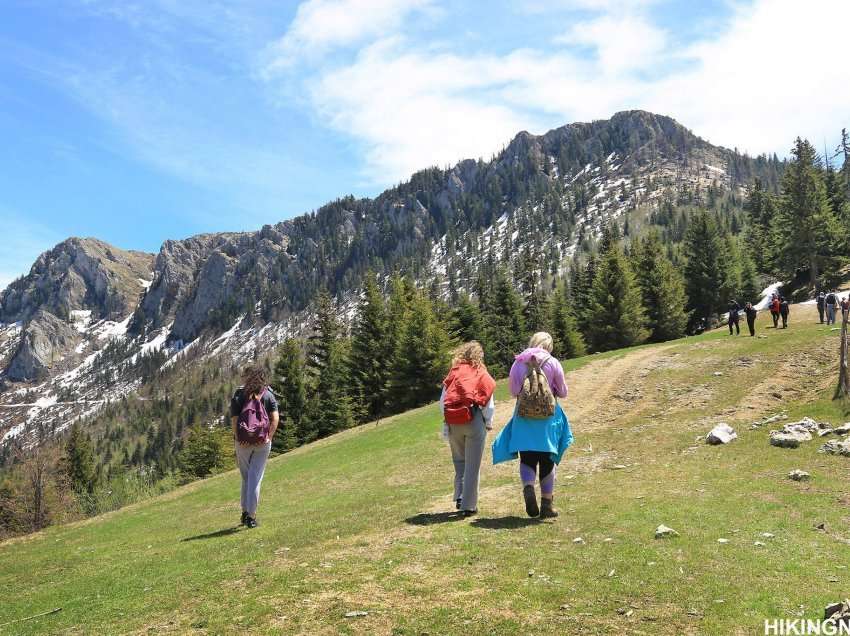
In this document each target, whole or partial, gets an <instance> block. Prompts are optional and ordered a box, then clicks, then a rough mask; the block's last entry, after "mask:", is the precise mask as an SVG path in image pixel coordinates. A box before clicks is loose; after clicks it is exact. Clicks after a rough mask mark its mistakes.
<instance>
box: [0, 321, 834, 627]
mask: <svg viewBox="0 0 850 636" xmlns="http://www.w3.org/2000/svg"><path fill="white" fill-rule="evenodd" d="M792 319H793V321H792V323H791V327H790V328H789V329H788V330H787V331H782V330H778V331H774V330H773V329H765V327H766V324H767V319H766V317H765V316H763V317H762V319H761V320H760V323H759V328H760V333H761V334H762V335H764V336H766V337H765V338H756V339H751V338H749V337H746V336H743V335H742V336H740V337H732V338H730V337H729V336H728V335H726V333H725V332H722V331H721V332H714V333H711V334H707V335H705V336H701V337H698V338H690V339H686V340H681V341H677V342H674V343H665V344H663V345H658V346H648V347H641V348H638V349H635V350H630V351H623V352H614V353H611V354H606V355H604V356H590V357H588V358H584V359H580V360H576V361H571V362H570V364H569V365H568V376H567V377H568V382H569V383H570V389H571V395H570V398H569V399H568V400H567V401H566V404H565V407H566V411H567V413H568V415H569V416H570V418H571V421H572V424H573V427H574V432H575V435H576V444H575V446H574V447H573V448H572V449H570V451H568V453H567V455H566V457H565V461H564V463H562V465H561V467H560V469H559V474H558V487H557V490H556V500H555V501H556V505H557V506H558V507H559V508H560V509H561V513H562V514H561V517H560V519H558V520H557V521H555V522H545V523H544V522H538V521H535V520H529V519H527V518H525V517H524V511H523V508H522V503H521V497H520V490H519V488H518V485H517V481H518V478H517V476H516V471H517V466H516V464H515V463H513V464H508V465H500V466H497V467H493V466H489V465H487V466H485V470H484V474H483V476H482V488H483V490H482V499H481V504H480V511H481V512H480V515H479V516H478V517H473V518H471V519H468V520H459V519H457V518H456V517H455V516H454V515H452V514H447V511H449V510H450V509H451V501H450V498H451V480H452V467H451V460H450V456H449V450H448V448H447V446H446V445H445V444H444V443H443V442H442V441H441V440H440V439H439V429H440V425H439V422H438V409H437V408H436V406H429V407H426V408H423V409H419V410H416V411H412V412H410V413H407V414H404V415H401V416H397V417H394V418H392V419H389V420H385V421H383V422H381V423H380V424H379V425H367V426H364V427H361V428H359V429H356V430H352V431H347V432H345V433H343V434H340V435H337V436H335V437H333V438H329V439H326V440H323V441H321V442H318V443H315V444H312V445H310V446H307V447H303V448H301V449H299V450H297V451H295V452H293V453H290V454H288V455H285V456H282V457H280V458H277V459H275V460H273V461H272V462H271V464H270V466H269V468H268V470H267V473H266V479H265V483H264V486H263V495H262V500H261V504H260V521H261V524H262V525H261V527H260V528H258V529H257V530H252V531H248V530H242V529H239V528H238V527H237V521H238V516H239V503H238V487H239V480H238V475H237V474H234V473H228V474H225V475H220V476H218V477H216V478H212V479H209V480H206V481H203V482H198V483H195V484H192V485H190V486H188V487H186V488H182V489H179V490H177V491H175V492H173V493H170V494H168V495H166V496H163V497H160V498H158V499H154V500H151V501H148V502H145V503H143V504H140V505H136V506H131V507H128V508H125V509H123V510H120V511H117V512H115V513H110V514H108V515H104V516H102V517H98V518H95V519H91V520H89V521H86V522H82V523H78V524H74V525H69V526H64V527H55V528H50V529H48V530H46V531H44V532H41V533H39V534H36V535H31V536H28V537H24V538H20V539H15V540H12V541H8V542H6V543H3V544H0V590H2V597H3V602H2V604H0V624H5V625H4V626H3V627H0V633H9V634H13V633H14V634H28V633H57V632H59V633H128V632H129V633H199V634H203V633H209V634H218V633H304V634H336V633H350V634H375V633H378V634H423V633H430V634H467V635H468V634H513V633H517V632H519V631H521V630H528V629H531V630H533V632H534V633H578V634H600V633H625V632H628V633H647V634H673V633H677V634H681V633H686V634H687V633H693V634H730V633H741V634H752V633H762V620H763V619H764V618H771V619H773V618H783V617H787V618H790V617H797V615H798V612H802V613H803V615H804V616H805V617H808V618H819V617H820V616H821V614H822V608H823V606H824V605H825V604H826V603H827V602H828V601H833V600H836V599H838V598H844V597H846V596H847V594H848V590H850V570H849V569H848V566H850V497H848V495H847V490H848V489H847V484H848V477H850V459H847V458H840V457H831V456H825V455H820V454H818V453H817V449H818V447H819V446H820V442H819V441H817V440H815V441H812V442H810V443H809V444H807V445H804V446H803V447H802V448H800V449H797V450H784V449H777V448H772V447H770V446H769V445H768V441H767V433H768V431H767V428H769V427H766V428H763V429H759V430H750V426H749V425H750V423H751V422H752V421H753V420H755V419H757V418H758V417H762V416H765V415H772V414H773V413H776V412H778V411H779V410H782V409H786V410H787V411H788V413H789V415H790V416H791V417H795V416H798V415H811V416H813V417H815V418H818V419H826V420H829V421H831V422H832V423H834V424H835V423H839V422H844V421H847V420H850V413H847V412H842V411H841V409H839V407H837V406H836V405H835V404H833V403H832V402H831V401H830V400H829V399H828V398H829V397H830V396H831V390H832V388H833V386H834V380H835V379H836V372H835V369H836V361H835V357H836V356H835V354H836V353H837V336H836V333H835V332H833V331H830V330H829V329H828V328H825V327H823V326H821V325H818V324H815V321H814V312H813V310H812V309H811V308H802V307H794V308H793V311H792ZM716 372H719V373H722V375H715V373H716ZM499 391H500V393H499V396H500V397H502V398H504V397H505V387H504V385H500V389H499ZM509 411H510V404H509V403H507V402H506V401H504V400H503V401H502V403H501V405H500V407H499V411H498V415H497V426H501V425H503V424H504V423H505V421H506V419H507V417H508V414H509ZM720 421H726V422H729V423H730V424H732V425H733V426H734V427H735V428H736V430H737V431H738V433H739V435H740V439H738V440H737V441H735V442H733V443H732V444H730V445H729V446H725V447H722V448H717V447H708V446H706V445H705V444H703V443H702V442H701V441H699V440H698V438H701V437H702V436H703V435H704V434H705V432H707V431H708V430H709V429H710V428H711V426H712V425H713V424H714V423H716V422H720ZM485 461H489V460H485ZM794 468H802V469H804V470H807V471H808V472H810V473H811V474H812V481H811V482H809V483H797V482H793V481H790V480H788V479H787V478H786V475H787V473H788V471H790V470H792V469H794ZM661 523H664V524H666V525H669V526H671V527H673V528H675V529H676V530H678V531H679V532H680V533H681V536H680V537H678V538H674V539H670V540H655V539H654V538H653V532H654V529H655V527H656V526H658V525H659V524H661ZM820 523H825V530H818V529H816V528H815V526H816V525H817V524H820ZM766 532H767V533H771V534H773V535H775V536H774V537H773V538H765V537H763V536H762V533H766ZM578 538H581V539H582V541H581V542H577V541H576V540H577V539H578ZM718 538H726V539H728V540H729V542H728V543H726V544H720V543H718V542H717V539H718ZM756 541H760V542H762V543H764V544H765V545H764V546H756V545H754V544H755V542H756ZM57 607H61V608H62V610H61V611H60V612H58V613H54V614H51V615H49V616H45V617H40V618H35V619H32V620H27V621H22V622H14V623H11V624H8V622H9V621H15V620H16V619H21V618H24V617H28V616H31V615H35V614H39V613H41V612H45V611H48V610H50V609H53V608H57ZM357 610H362V611H365V612H368V615H367V616H362V617H356V618H346V617H345V614H346V612H349V611H357Z"/></svg>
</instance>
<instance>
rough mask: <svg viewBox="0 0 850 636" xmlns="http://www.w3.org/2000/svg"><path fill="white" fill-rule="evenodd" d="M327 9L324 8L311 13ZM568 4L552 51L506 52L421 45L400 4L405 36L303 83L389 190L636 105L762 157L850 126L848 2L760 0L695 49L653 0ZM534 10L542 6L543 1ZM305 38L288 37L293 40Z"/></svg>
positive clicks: (363, 44) (384, 37)
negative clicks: (515, 138) (526, 137)
mask: <svg viewBox="0 0 850 636" xmlns="http://www.w3.org/2000/svg"><path fill="white" fill-rule="evenodd" d="M316 4H323V5H324V4H326V3H325V2H321V3H320V2H319V0H311V1H310V2H308V3H306V4H305V5H302V7H305V6H316ZM327 4H331V3H330V2H329V0H328V2H327ZM333 4H334V5H339V4H340V3H339V2H334V3H333ZM558 4H559V6H560V9H564V10H572V11H579V14H578V17H576V16H573V17H572V18H571V20H570V24H569V25H567V24H566V22H565V28H564V31H563V35H562V36H561V37H558V38H557V39H556V42H555V46H554V47H553V46H540V45H538V46H536V47H535V48H533V49H529V48H518V49H515V50H513V51H508V52H503V53H498V52H495V51H494V50H492V49H487V48H482V49H481V50H480V51H479V52H477V53H473V54H470V53H469V52H468V51H464V52H463V53H461V52H460V51H454V50H453V47H452V45H451V43H447V42H446V41H445V40H434V41H423V40H422V39H417V38H416V37H413V35H412V33H411V32H410V31H409V30H408V29H406V27H407V26H408V24H407V22H405V21H404V20H403V19H402V18H404V17H405V16H407V15H408V13H407V12H404V11H400V12H397V13H394V14H393V16H392V21H391V22H390V24H392V25H395V27H396V28H395V32H393V33H383V31H384V29H367V30H361V31H358V32H357V33H358V35H357V38H354V37H353V36H351V37H350V38H349V37H348V36H344V37H339V38H337V39H336V40H334V41H335V42H336V43H338V44H339V45H344V44H346V43H355V42H356V44H355V45H354V46H352V47H351V48H353V49H354V54H353V55H352V56H350V57H348V58H344V59H333V60H331V61H329V62H327V63H325V64H321V65H320V66H319V69H318V71H317V73H316V74H315V75H314V76H313V77H311V78H309V79H306V80H304V82H303V84H302V85H301V86H302V87H303V89H304V92H305V93H306V94H307V95H308V97H309V99H310V104H311V106H312V107H313V108H314V109H315V110H316V111H317V112H318V113H319V116H320V118H321V119H322V121H324V122H325V123H326V124H327V125H328V126H330V127H332V128H333V129H335V130H337V131H339V132H342V133H344V134H347V135H350V136H352V137H353V138H355V139H357V140H358V141H359V142H360V143H362V144H363V146H364V148H365V166H364V170H365V174H366V177H367V178H368V179H369V180H371V181H373V182H375V183H381V184H386V183H391V182H394V181H397V180H399V179H403V178H405V177H406V176H407V175H409V174H410V173H411V172H412V171H414V170H415V169H417V168H421V167H424V166H428V165H434V164H437V165H445V164H448V163H451V162H454V161H456V160H459V159H461V158H465V157H479V156H484V157H487V156H489V155H490V154H491V153H493V152H495V151H497V150H498V149H499V148H500V147H501V146H502V145H503V144H504V143H505V142H506V141H507V140H508V139H509V138H510V137H511V136H512V135H513V134H514V133H516V132H518V131H519V130H521V129H530V130H532V131H534V132H543V131H544V130H545V129H546V128H548V127H551V126H552V125H559V124H563V123H567V122H570V121H574V120H576V119H578V120H587V119H598V118H602V117H606V116H609V115H611V114H612V113H614V112H615V111H617V110H624V109H631V108H647V109H650V110H654V111H656V112H661V113H665V114H670V115H673V116H674V117H676V118H677V119H679V121H681V122H682V123H683V124H685V125H687V126H689V127H691V128H693V129H694V130H695V132H697V133H698V134H701V135H703V136H704V137H706V138H708V139H709V140H711V141H714V142H715V143H721V144H724V145H728V146H732V145H735V146H738V147H739V148H741V149H743V150H747V151H750V152H752V153H759V152H771V151H779V152H780V153H781V152H782V151H784V150H785V149H786V148H787V147H788V144H789V143H790V142H791V140H792V139H793V138H794V137H795V136H796V135H798V134H801V135H808V136H811V137H813V138H815V139H820V138H821V136H822V135H827V134H829V135H833V134H834V130H833V129H837V128H840V127H841V125H843V124H845V123H846V122H844V121H842V118H846V117H847V111H846V104H848V103H850V67H848V65H847V64H846V62H845V57H846V56H845V54H844V52H843V51H842V50H843V48H844V42H845V39H844V36H843V29H844V28H845V25H846V24H847V23H848V22H850V3H847V2H845V1H844V0H824V1H823V2H819V3H815V4H807V5H801V4H800V3H798V2H796V1H794V0H755V1H754V2H753V3H752V4H750V5H745V6H742V7H738V8H735V9H734V10H732V11H731V13H730V14H729V15H728V17H727V19H726V20H725V22H724V23H723V24H722V25H721V27H722V28H719V29H714V30H711V31H707V32H704V33H702V34H701V36H700V39H699V40H698V41H697V42H696V43H693V44H691V45H685V46H683V45H682V44H681V42H678V41H676V40H675V39H674V38H673V37H671V34H670V33H668V32H667V31H666V30H665V29H664V28H662V26H660V25H659V24H658V23H657V22H656V20H655V19H653V17H652V11H651V10H650V9H651V8H652V6H653V5H654V4H655V3H653V2H652V1H650V0H631V1H625V2H623V1H615V0H564V1H563V2H560V3H558ZM551 6H552V5H551V4H550V7H551ZM523 8H524V10H527V11H534V10H538V9H542V7H539V6H537V5H535V3H534V2H533V0H529V2H528V3H526V5H525V6H524V7H523ZM305 11H306V10H305ZM299 14H300V11H299ZM317 19H318V18H317ZM296 22H298V20H297V19H296ZM296 26H297V25H296ZM314 26H318V25H314ZM293 28H296V27H295V26H294V27H293ZM297 32H300V27H299V28H298V29H297V30H296V31H293V30H292V29H291V30H290V31H289V32H288V33H287V34H286V35H285V36H284V41H291V42H295V40H294V39H292V33H297ZM330 32H331V33H333V32H334V28H331V29H330ZM379 34H380V35H379ZM485 40H486V39H485ZM788 42H794V43H795V45H794V46H786V45H783V44H782V43H788ZM482 46H484V47H486V43H485V44H484V45H482ZM279 53H280V58H279V59H278V60H274V61H272V62H271V63H270V66H269V68H270V69H273V70H276V71H278V72H280V71H284V72H285V71H286V69H287V68H288V64H289V62H288V58H286V57H285V55H284V54H283V53H282V52H280V51H279ZM273 76H274V75H273V74H272V77H273ZM286 81H290V82H291V81H292V77H289V78H286Z"/></svg>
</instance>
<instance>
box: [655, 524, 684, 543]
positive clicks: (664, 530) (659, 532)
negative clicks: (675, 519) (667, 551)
mask: <svg viewBox="0 0 850 636" xmlns="http://www.w3.org/2000/svg"><path fill="white" fill-rule="evenodd" d="M678 536H679V533H678V532H676V531H675V530H673V528H668V527H667V526H665V525H664V524H663V523H662V524H661V525H660V526H658V527H657V528H656V529H655V538H656V539H666V538H668V537H678Z"/></svg>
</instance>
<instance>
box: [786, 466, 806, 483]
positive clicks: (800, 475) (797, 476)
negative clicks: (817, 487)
mask: <svg viewBox="0 0 850 636" xmlns="http://www.w3.org/2000/svg"><path fill="white" fill-rule="evenodd" d="M810 478H811V475H809V473H807V472H806V471H805V470H800V469H799V468H798V469H795V470H792V471H791V472H790V473H788V479H793V480H794V481H809V479H810Z"/></svg>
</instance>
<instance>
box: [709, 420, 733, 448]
mask: <svg viewBox="0 0 850 636" xmlns="http://www.w3.org/2000/svg"><path fill="white" fill-rule="evenodd" d="M737 437H738V434H737V433H736V432H735V429H734V428H732V427H731V426H729V425H728V424H726V423H725V422H721V423H720V424H718V425H717V426H715V427H714V428H713V429H711V431H709V433H708V435H706V436H705V441H706V442H707V443H709V444H711V445H713V446H717V445H718V444H728V443H729V442H731V441H732V440H733V439H737Z"/></svg>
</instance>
